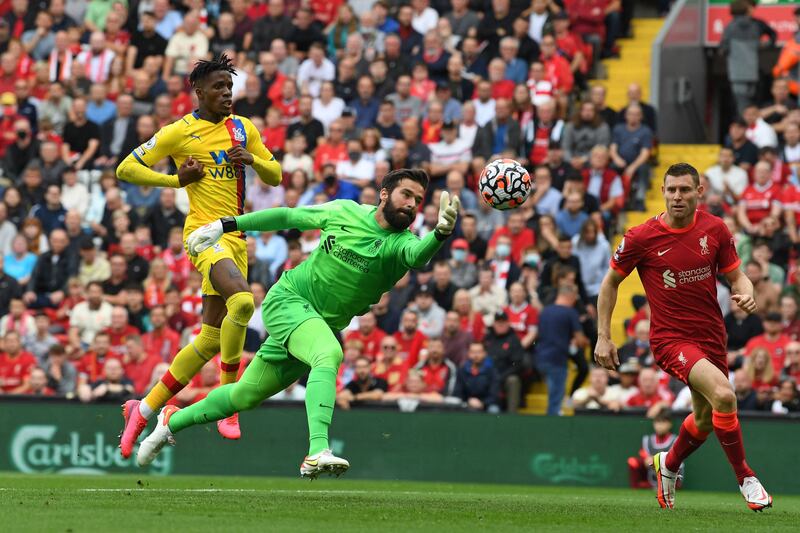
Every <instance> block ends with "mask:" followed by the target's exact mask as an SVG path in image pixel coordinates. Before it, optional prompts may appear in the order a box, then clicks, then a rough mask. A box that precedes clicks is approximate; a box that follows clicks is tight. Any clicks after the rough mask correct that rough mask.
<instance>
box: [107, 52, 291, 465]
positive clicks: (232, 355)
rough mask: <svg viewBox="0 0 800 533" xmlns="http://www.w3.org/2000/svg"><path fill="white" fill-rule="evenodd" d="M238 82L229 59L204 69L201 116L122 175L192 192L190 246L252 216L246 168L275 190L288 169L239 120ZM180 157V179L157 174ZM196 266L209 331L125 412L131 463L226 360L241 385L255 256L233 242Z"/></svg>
mask: <svg viewBox="0 0 800 533" xmlns="http://www.w3.org/2000/svg"><path fill="white" fill-rule="evenodd" d="M232 74H236V72H235V71H234V69H233V65H232V64H231V61H230V60H229V59H228V58H227V57H226V56H224V55H223V56H220V57H217V58H214V59H213V60H211V61H200V62H198V63H197V66H196V67H195V68H194V70H193V71H192V73H191V75H190V76H189V80H190V82H191V84H192V87H193V89H194V91H195V93H196V94H197V99H198V101H199V109H197V110H196V111H194V112H192V113H191V114H189V115H186V116H184V117H183V118H181V119H180V120H178V121H177V122H174V123H172V124H170V125H168V126H166V127H164V128H162V129H161V130H160V131H159V132H158V133H156V134H155V136H154V137H153V138H152V139H150V140H149V141H147V142H146V143H144V144H143V145H141V146H139V147H138V148H136V149H135V150H134V151H133V152H131V154H130V155H128V156H127V157H126V158H125V160H124V161H122V163H120V165H119V167H118V168H117V177H118V178H119V179H121V180H124V181H127V182H130V183H133V184H136V185H149V186H155V187H186V191H187V192H188V194H189V213H188V215H187V217H186V223H185V225H184V229H183V233H184V239H185V238H186V236H188V235H189V234H190V233H191V232H192V231H193V230H195V229H196V228H198V227H200V226H202V225H203V224H206V223H208V222H211V221H214V220H218V219H219V218H221V217H225V216H236V215H241V214H242V213H243V212H244V198H245V177H244V167H245V165H249V166H251V167H253V169H254V170H255V171H256V173H257V174H258V176H259V178H260V179H261V180H262V181H263V182H264V183H267V184H268V185H277V184H278V183H279V182H280V179H281V168H280V164H279V163H278V162H277V161H276V160H275V157H274V156H273V155H272V154H271V153H270V151H269V150H267V148H266V147H265V146H264V144H263V143H262V142H261V135H260V133H259V132H258V130H257V129H256V127H255V126H254V125H253V123H252V122H250V121H249V120H248V119H246V118H244V117H239V116H236V115H233V114H232V113H231V112H232V109H233V95H232V92H231V90H232V87H233V81H232V77H231V75H232ZM167 156H169V157H172V159H173V160H174V161H175V164H176V166H177V167H178V173H177V175H166V174H161V173H159V172H156V171H154V170H152V169H151V168H150V167H151V166H153V165H154V164H156V163H158V162H159V161H161V160H162V159H164V158H165V157H167ZM190 258H191V261H192V263H193V264H194V266H195V267H196V268H197V270H198V271H199V272H200V273H201V274H202V275H203V286H202V291H203V325H202V328H201V330H200V334H199V335H198V336H197V338H196V339H195V340H194V341H193V342H192V343H191V344H189V345H187V346H185V347H184V348H183V349H182V350H181V351H180V352H178V354H177V355H176V356H175V359H174V360H173V361H172V364H171V365H170V368H169V370H168V371H167V372H166V373H165V374H164V376H163V377H162V378H161V380H160V382H159V383H157V384H156V385H155V387H153V389H152V390H150V392H149V393H148V394H147V396H145V397H144V399H142V401H141V402H140V401H138V400H129V401H127V402H125V405H124V406H123V417H124V419H125V428H124V429H123V431H122V435H121V436H120V437H121V438H120V450H121V452H122V455H123V457H129V456H130V454H131V452H132V451H133V446H134V444H135V443H136V440H137V438H138V437H139V435H140V434H141V433H142V431H143V430H144V428H145V427H146V426H147V421H148V419H149V418H150V417H151V416H152V415H153V413H157V412H158V411H159V410H160V409H161V407H163V406H164V404H165V403H166V402H167V401H168V400H169V399H170V398H172V397H173V396H174V395H175V394H177V393H178V392H179V391H180V390H181V389H182V388H183V387H184V386H186V384H187V383H189V380H190V379H191V378H192V377H193V376H194V375H195V374H196V373H197V372H198V371H199V370H200V368H202V366H203V365H204V364H205V363H206V362H207V361H208V360H209V359H210V358H211V357H213V356H214V355H215V354H217V353H218V352H219V353H220V355H221V358H222V368H221V370H222V372H221V377H220V381H221V383H222V384H223V385H224V384H227V383H232V382H234V381H236V377H237V374H238V371H239V360H240V358H241V353H242V348H243V346H244V337H245V330H246V329H247V323H248V322H249V320H250V317H251V316H252V314H253V311H254V303H253V295H252V294H251V293H250V288H249V286H248V284H247V250H246V246H245V240H244V234H243V233H241V232H240V233H235V234H226V235H225V237H224V238H223V239H222V240H220V241H219V242H218V243H217V244H216V245H214V246H213V247H211V248H209V249H207V250H205V251H204V252H203V253H202V254H199V255H198V256H196V257H191V256H190ZM217 428H218V430H219V432H220V433H221V434H222V436H223V437H226V438H231V439H238V438H239V437H240V435H241V433H240V430H239V422H238V418H236V415H234V416H232V417H230V418H227V419H225V420H220V421H219V422H218V424H217Z"/></svg>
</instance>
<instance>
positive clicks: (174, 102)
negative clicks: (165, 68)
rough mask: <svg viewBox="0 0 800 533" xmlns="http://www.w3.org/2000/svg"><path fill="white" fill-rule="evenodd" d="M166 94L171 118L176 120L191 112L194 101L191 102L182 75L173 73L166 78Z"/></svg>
mask: <svg viewBox="0 0 800 533" xmlns="http://www.w3.org/2000/svg"><path fill="white" fill-rule="evenodd" d="M167 96H169V98H170V100H171V104H170V105H171V106H172V107H171V111H172V118H173V119H175V120H178V119H180V118H181V117H183V116H184V115H188V114H189V113H191V112H192V108H193V107H194V102H192V97H191V95H190V94H189V93H188V92H187V91H186V85H185V84H184V82H183V77H181V76H178V75H177V74H175V75H173V76H170V77H169V78H168V79H167Z"/></svg>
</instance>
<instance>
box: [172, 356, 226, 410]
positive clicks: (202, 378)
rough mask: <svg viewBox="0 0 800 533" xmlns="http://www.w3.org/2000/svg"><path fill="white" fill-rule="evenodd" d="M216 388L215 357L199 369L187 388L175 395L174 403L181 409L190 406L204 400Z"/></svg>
mask: <svg viewBox="0 0 800 533" xmlns="http://www.w3.org/2000/svg"><path fill="white" fill-rule="evenodd" d="M217 387H219V362H218V361H217V358H216V357H215V358H214V359H211V360H210V361H209V362H207V363H206V364H205V365H204V366H203V368H201V369H200V372H198V373H197V375H195V376H194V377H193V378H192V380H191V381H190V382H189V385H188V386H186V387H185V388H184V389H183V390H182V391H180V392H179V393H178V394H176V395H175V398H174V400H175V403H176V404H177V405H180V406H183V407H185V406H187V405H192V404H193V403H197V402H199V401H200V400H202V399H204V398H205V397H206V396H208V393H209V392H211V391H212V390H214V389H216V388H217ZM170 403H171V402H170Z"/></svg>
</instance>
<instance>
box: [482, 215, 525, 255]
mask: <svg viewBox="0 0 800 533" xmlns="http://www.w3.org/2000/svg"><path fill="white" fill-rule="evenodd" d="M501 236H507V237H508V238H509V240H510V242H509V245H510V249H509V251H508V253H507V254H505V256H506V257H510V258H511V260H512V261H513V262H514V263H517V264H519V262H520V260H521V259H522V251H523V250H525V249H527V248H530V247H531V246H533V245H534V244H536V235H535V234H534V233H533V230H532V229H530V228H528V227H526V226H525V219H524V217H523V215H522V213H518V212H513V213H511V214H510V215H509V217H508V223H507V224H506V225H505V226H503V227H500V228H497V229H496V230H495V232H494V234H493V235H492V238H491V239H489V249H488V250H487V254H486V255H487V257H489V258H491V257H494V256H496V255H497V244H498V239H499V238H500V237H501Z"/></svg>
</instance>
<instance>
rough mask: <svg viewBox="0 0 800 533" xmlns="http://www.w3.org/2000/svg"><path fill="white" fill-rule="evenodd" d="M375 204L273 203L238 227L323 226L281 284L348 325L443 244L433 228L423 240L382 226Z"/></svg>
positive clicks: (338, 325) (334, 322) (333, 323)
mask: <svg viewBox="0 0 800 533" xmlns="http://www.w3.org/2000/svg"><path fill="white" fill-rule="evenodd" d="M376 210H377V207H376V206H369V205H360V204H357V203H356V202H353V201H351V200H335V201H333V202H328V203H325V204H321V205H317V206H312V207H296V208H291V209H290V208H286V207H280V208H274V209H267V210H264V211H258V212H255V213H249V214H246V215H240V216H237V217H236V223H237V226H238V229H239V230H240V231H276V230H281V229H290V228H297V229H299V230H308V229H317V228H318V229H321V230H322V236H321V237H320V244H319V246H318V247H317V249H316V250H314V251H313V252H312V253H311V255H310V256H309V257H308V259H306V260H305V261H304V262H303V263H301V264H300V265H299V266H298V267H296V268H294V269H292V270H289V271H287V272H284V273H283V275H282V276H281V278H280V280H279V281H278V283H279V284H280V285H281V286H283V287H284V288H285V289H287V290H289V291H291V292H293V293H295V294H297V295H298V296H301V297H302V298H305V299H306V300H308V301H309V302H310V303H311V305H313V306H314V309H316V311H317V312H318V313H319V314H320V316H322V318H323V319H324V320H325V321H326V322H327V323H328V325H329V326H330V327H332V328H334V329H344V328H345V327H346V326H347V325H348V324H349V323H350V321H351V320H352V318H353V317H354V316H356V315H363V314H364V313H366V312H367V311H369V307H370V305H372V304H374V303H376V302H377V301H378V300H379V299H380V297H381V295H382V294H383V293H384V292H386V291H388V290H390V289H391V288H392V287H394V284H395V283H397V280H399V279H400V278H401V277H403V275H404V274H405V273H406V272H407V271H408V270H409V269H412V268H420V267H422V266H424V265H425V264H427V263H428V261H430V260H431V258H432V257H433V255H434V254H435V253H436V252H437V251H438V250H439V248H440V247H441V244H442V243H441V242H440V241H439V240H438V239H437V238H436V237H435V236H434V234H433V232H431V233H429V234H428V235H426V236H425V237H424V238H423V239H419V238H418V237H417V236H415V235H414V234H413V233H411V232H410V231H409V230H407V229H406V230H403V231H396V230H391V229H389V230H387V229H383V228H382V227H381V226H380V225H379V224H378V222H377V221H376V220H375V211H376Z"/></svg>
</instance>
